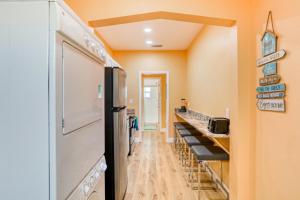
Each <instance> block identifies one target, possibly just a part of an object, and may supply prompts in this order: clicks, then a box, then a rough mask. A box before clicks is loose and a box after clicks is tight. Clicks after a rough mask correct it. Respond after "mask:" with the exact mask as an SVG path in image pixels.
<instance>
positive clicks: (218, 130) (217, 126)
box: [207, 117, 230, 134]
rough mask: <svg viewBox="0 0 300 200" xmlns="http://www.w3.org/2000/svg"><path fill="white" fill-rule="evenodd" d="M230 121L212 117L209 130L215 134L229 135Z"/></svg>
mask: <svg viewBox="0 0 300 200" xmlns="http://www.w3.org/2000/svg"><path fill="white" fill-rule="evenodd" d="M229 125H230V120H229V119H227V118H223V117H212V118H210V119H209V122H208V127H207V128H208V130H209V132H211V133H214V134H229Z"/></svg>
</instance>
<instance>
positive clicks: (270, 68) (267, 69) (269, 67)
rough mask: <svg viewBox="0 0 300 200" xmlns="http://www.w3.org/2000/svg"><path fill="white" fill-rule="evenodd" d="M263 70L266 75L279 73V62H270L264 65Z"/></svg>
mask: <svg viewBox="0 0 300 200" xmlns="http://www.w3.org/2000/svg"><path fill="white" fill-rule="evenodd" d="M262 72H263V73H264V76H270V75H275V74H277V62H272V63H268V64H266V65H265V66H264V68H263V70H262Z"/></svg>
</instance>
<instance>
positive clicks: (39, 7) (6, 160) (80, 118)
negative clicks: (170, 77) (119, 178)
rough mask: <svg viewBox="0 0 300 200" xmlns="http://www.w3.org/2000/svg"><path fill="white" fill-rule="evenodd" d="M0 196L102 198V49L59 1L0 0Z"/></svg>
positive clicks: (46, 199) (13, 199)
mask: <svg viewBox="0 0 300 200" xmlns="http://www.w3.org/2000/svg"><path fill="white" fill-rule="evenodd" d="M0 24H1V27H0V44H1V45H0V56H1V57H0V61H1V67H0V95H1V98H0V110H1V113H0V123H1V124H0V134H1V140H0V158H1V161H0V162H1V164H0V177H1V178H0V199H7V200H8V199H9V200H19V199H22V200H104V199H105V171H106V168H107V166H106V161H105V157H104V151H105V139H104V137H105V134H104V126H105V115H104V111H105V106H104V90H105V81H104V65H105V50H104V47H103V44H102V43H101V42H100V41H99V40H98V39H97V37H96V36H95V35H94V34H93V31H92V30H91V29H90V28H88V27H87V26H86V25H85V24H84V23H83V22H82V21H81V20H80V19H79V18H78V17H77V16H76V15H75V14H74V13H73V12H72V10H70V9H69V8H68V7H67V6H66V5H65V3H64V2H63V1H59V0H49V1H48V0H26V1H21V0H20V1H17V0H15V1H1V2H0Z"/></svg>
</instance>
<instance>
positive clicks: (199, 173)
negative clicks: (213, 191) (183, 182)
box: [197, 163, 201, 200]
mask: <svg viewBox="0 0 300 200" xmlns="http://www.w3.org/2000/svg"><path fill="white" fill-rule="evenodd" d="M197 174H198V200H200V199H201V189H200V188H201V164H200V163H198V173H197Z"/></svg>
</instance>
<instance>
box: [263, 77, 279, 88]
mask: <svg viewBox="0 0 300 200" xmlns="http://www.w3.org/2000/svg"><path fill="white" fill-rule="evenodd" d="M279 81H280V76H279V75H272V76H267V77H264V78H260V79H259V85H261V86H265V85H273V84H277V83H279Z"/></svg>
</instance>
